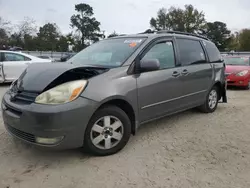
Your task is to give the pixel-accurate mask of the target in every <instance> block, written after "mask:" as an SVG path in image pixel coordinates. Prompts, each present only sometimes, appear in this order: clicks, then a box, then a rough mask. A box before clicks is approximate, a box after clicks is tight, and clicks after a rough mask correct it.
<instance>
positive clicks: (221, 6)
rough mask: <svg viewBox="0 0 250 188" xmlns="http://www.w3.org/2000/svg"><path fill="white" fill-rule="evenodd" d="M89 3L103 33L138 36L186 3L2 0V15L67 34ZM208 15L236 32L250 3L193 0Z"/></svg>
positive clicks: (249, 16) (248, 16) (248, 21)
mask: <svg viewBox="0 0 250 188" xmlns="http://www.w3.org/2000/svg"><path fill="white" fill-rule="evenodd" d="M81 2H84V3H88V4H89V5H91V6H92V7H93V8H94V13H95V17H96V19H97V20H98V21H99V22H101V30H104V31H105V33H106V34H110V33H111V32H113V31H114V30H115V31H116V32H118V33H126V34H129V33H138V32H142V31H145V30H146V29H148V28H149V20H150V18H151V17H152V16H156V13H157V11H158V10H159V8H162V7H165V8H169V7H170V6H178V7H181V8H183V7H184V4H186V3H187V1H185V0H174V1H170V0H169V1H167V0H84V1H83V0H82V1H81V0H0V16H1V17H2V18H4V19H5V20H9V21H11V22H12V23H18V22H19V21H21V20H22V19H23V18H24V17H25V16H28V17H31V18H33V19H35V20H36V21H37V24H38V25H42V24H45V23H47V22H55V23H57V25H58V26H59V27H60V29H61V31H62V32H63V33H67V32H69V31H70V27H69V20H70V17H71V15H72V14H74V13H75V11H74V5H75V4H77V3H81ZM188 2H189V3H190V4H192V5H194V6H195V8H197V9H198V10H200V11H203V12H204V13H205V16H206V19H207V20H208V21H216V20H218V21H222V22H225V23H227V25H228V27H229V28H230V29H232V30H237V29H241V28H246V27H250V11H249V10H250V0H189V1H188Z"/></svg>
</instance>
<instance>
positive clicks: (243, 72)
mask: <svg viewBox="0 0 250 188" xmlns="http://www.w3.org/2000/svg"><path fill="white" fill-rule="evenodd" d="M248 73H249V70H243V71H240V72H238V73H236V74H235V75H236V76H246V75H247V74H248Z"/></svg>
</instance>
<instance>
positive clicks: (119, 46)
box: [67, 38, 145, 67]
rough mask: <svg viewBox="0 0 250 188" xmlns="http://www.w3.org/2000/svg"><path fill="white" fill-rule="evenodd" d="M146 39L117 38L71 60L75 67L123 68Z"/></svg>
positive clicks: (87, 50) (88, 48)
mask: <svg viewBox="0 0 250 188" xmlns="http://www.w3.org/2000/svg"><path fill="white" fill-rule="evenodd" d="M144 41H145V38H117V39H108V40H103V41H100V42H98V43H95V44H93V45H91V46H89V47H87V48H85V49H83V50H82V51H80V52H79V53H78V54H76V55H75V56H73V57H72V58H70V59H69V60H68V61H67V62H70V63H72V64H75V65H100V66H109V67H119V66H121V65H122V64H123V63H124V62H125V61H126V60H127V59H128V58H129V56H130V55H132V53H133V52H135V50H136V49H137V48H138V47H139V46H140V45H141V44H142V43H143V42H144Z"/></svg>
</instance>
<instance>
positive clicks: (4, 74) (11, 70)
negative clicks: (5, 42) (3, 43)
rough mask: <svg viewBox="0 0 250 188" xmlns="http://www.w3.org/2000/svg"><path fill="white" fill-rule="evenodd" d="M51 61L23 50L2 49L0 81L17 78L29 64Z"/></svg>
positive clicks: (0, 52) (0, 51)
mask: <svg viewBox="0 0 250 188" xmlns="http://www.w3.org/2000/svg"><path fill="white" fill-rule="evenodd" d="M41 62H43V63H44V62H51V60H45V59H41V58H38V57H35V56H31V55H28V54H25V53H22V52H13V51H5V50H0V68H1V72H0V74H1V75H0V82H1V83H3V82H12V81H14V80H16V79H17V78H18V77H19V76H20V75H21V73H22V72H23V71H24V70H25V69H26V68H27V67H28V65H29V64H34V63H41Z"/></svg>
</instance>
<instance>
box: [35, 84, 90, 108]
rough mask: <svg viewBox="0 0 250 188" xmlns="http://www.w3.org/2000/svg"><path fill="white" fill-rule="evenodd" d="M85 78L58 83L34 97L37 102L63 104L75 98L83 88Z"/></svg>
mask: <svg viewBox="0 0 250 188" xmlns="http://www.w3.org/2000/svg"><path fill="white" fill-rule="evenodd" d="M86 85H87V81H86V80H77V81H70V82H66V83H63V84H61V85H58V86H56V87H54V88H52V89H50V90H48V91H45V92H43V93H42V94H40V95H39V96H37V97H36V100H35V102H36V103H39V104H64V103H67V102H71V101H73V100H75V99H76V98H77V97H78V96H79V95H80V94H81V93H82V91H83V90H84V89H85V87H86Z"/></svg>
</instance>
